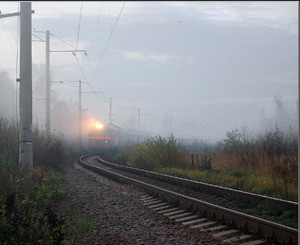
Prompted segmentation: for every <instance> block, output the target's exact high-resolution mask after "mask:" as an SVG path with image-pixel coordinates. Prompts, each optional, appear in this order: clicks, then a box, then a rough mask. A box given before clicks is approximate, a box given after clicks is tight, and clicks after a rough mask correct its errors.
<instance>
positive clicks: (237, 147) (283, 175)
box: [113, 126, 298, 201]
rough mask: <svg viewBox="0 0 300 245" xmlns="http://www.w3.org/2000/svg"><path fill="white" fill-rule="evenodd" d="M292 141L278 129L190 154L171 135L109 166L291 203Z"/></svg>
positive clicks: (232, 135) (238, 132) (234, 136)
mask: <svg viewBox="0 0 300 245" xmlns="http://www.w3.org/2000/svg"><path fill="white" fill-rule="evenodd" d="M297 148H298V141H297V138H295V136H294V135H293V134H284V133H283V132H282V131H281V130H280V129H279V128H278V127H276V126H275V127H274V128H270V129H268V130H266V131H265V132H264V133H262V134H260V135H253V134H251V133H249V131H247V129H246V128H242V129H234V130H233V131H231V132H228V133H227V135H226V138H225V139H224V140H223V141H222V142H220V143H219V144H218V145H217V146H216V147H206V149H205V150H201V149H199V151H197V147H196V145H195V144H193V151H190V150H189V147H188V146H183V144H182V141H180V140H178V139H175V138H174V136H173V135H171V136H170V137H168V138H162V137H160V136H159V137H156V138H151V139H148V140H146V141H145V142H144V143H143V144H140V145H133V146H127V147H124V148H123V151H121V152H119V153H118V155H116V156H114V158H113V160H114V161H117V162H121V163H122V164H127V165H131V166H135V167H139V168H144V169H147V170H155V171H159V172H163V173H169V174H173V175H177V176H182V177H187V178H190V179H194V180H197V181H203V182H208V183H212V184H218V185H222V186H227V187H231V188H235V189H241V190H245V191H250V192H254V193H258V194H263V195H269V196H273V197H277V198H283V199H288V200H293V201H297V199H298V196H297V195H298V192H297V189H298V187H297V186H298V164H297V163H298V154H297V153H298V152H297Z"/></svg>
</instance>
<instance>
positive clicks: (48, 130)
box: [46, 30, 50, 137]
mask: <svg viewBox="0 0 300 245" xmlns="http://www.w3.org/2000/svg"><path fill="white" fill-rule="evenodd" d="M46 135H47V136H48V137H49V136H50V35H49V30H46Z"/></svg>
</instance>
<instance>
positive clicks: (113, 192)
mask: <svg viewBox="0 0 300 245" xmlns="http://www.w3.org/2000/svg"><path fill="white" fill-rule="evenodd" d="M63 175H64V178H65V181H66V182H65V190H66V192H67V193H68V194H67V198H66V200H65V201H64V202H62V203H61V204H60V207H59V210H60V213H62V214H63V215H64V216H68V217H72V215H73V216H74V210H75V211H76V214H75V216H76V215H77V217H80V218H81V219H82V220H85V221H88V223H86V226H89V227H84V224H81V226H82V231H84V232H83V233H82V234H81V235H80V236H78V237H77V238H76V239H73V241H72V242H78V243H79V244H221V242H220V240H219V239H217V238H213V237H212V236H211V235H210V234H208V233H204V232H199V231H195V230H191V229H188V228H187V227H185V226H183V225H181V224H178V223H174V222H173V221H171V220H169V219H167V218H166V217H164V216H162V215H160V214H158V213H157V212H154V211H151V210H149V209H147V208H146V207H145V206H144V205H142V203H141V201H140V199H141V196H142V195H144V193H143V192H142V191H141V190H140V189H137V188H136V187H133V186H128V185H124V184H120V183H117V182H114V181H112V180H109V179H107V178H105V177H103V176H100V175H96V174H94V173H92V172H90V171H88V170H86V169H84V168H82V167H80V166H79V165H78V164H77V163H75V164H74V165H73V167H69V168H67V169H66V170H65V171H64V174H63ZM75 216H74V217H75ZM74 222H76V221H75V220H74ZM83 223H84V222H83ZM84 228H87V229H85V230H84ZM79 230H80V229H79ZM70 240H71V238H70Z"/></svg>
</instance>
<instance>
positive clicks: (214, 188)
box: [97, 157, 298, 211]
mask: <svg viewBox="0 0 300 245" xmlns="http://www.w3.org/2000/svg"><path fill="white" fill-rule="evenodd" d="M97 161H98V162H100V163H102V164H106V165H108V166H110V167H113V168H116V169H120V170H124V171H128V172H131V173H136V174H139V175H140V174H142V175H144V176H149V177H150V178H155V179H158V180H164V181H166V182H169V183H174V184H177V185H183V186H186V187H190V188H194V189H198V190H204V191H205V192H208V193H216V194H220V195H224V194H225V193H226V194H228V195H230V196H231V197H238V198H242V199H248V200H249V199H256V200H257V201H260V202H266V203H268V204H270V203H272V205H275V206H277V205H281V206H283V205H284V206H285V207H287V208H288V209H294V210H296V211H298V203H297V202H293V201H288V200H283V199H279V198H274V197H269V196H265V195H260V194H254V193H251V192H246V191H241V190H236V189H232V188H228V187H222V186H218V185H213V184H208V183H203V182H198V181H194V180H188V179H184V178H179V177H175V176H170V175H166V174H160V173H156V172H153V171H148V170H143V169H138V168H134V167H128V166H123V165H119V164H116V163H111V162H108V161H106V160H104V159H101V158H100V157H97Z"/></svg>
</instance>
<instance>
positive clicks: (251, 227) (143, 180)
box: [78, 156, 298, 244]
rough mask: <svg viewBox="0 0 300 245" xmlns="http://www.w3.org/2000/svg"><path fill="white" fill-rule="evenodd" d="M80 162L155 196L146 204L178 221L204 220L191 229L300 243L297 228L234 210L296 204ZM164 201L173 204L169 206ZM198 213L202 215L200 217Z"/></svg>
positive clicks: (83, 159)
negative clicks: (246, 206) (241, 205)
mask: <svg viewBox="0 0 300 245" xmlns="http://www.w3.org/2000/svg"><path fill="white" fill-rule="evenodd" d="M96 159H97V161H95V160H96ZM78 162H79V164H80V165H82V166H83V167H85V168H87V169H89V170H91V171H93V172H96V173H99V174H102V175H105V176H107V177H109V178H112V179H114V180H117V181H119V182H122V183H127V184H134V185H138V186H140V187H142V188H143V189H144V190H146V191H147V192H148V193H149V194H151V196H152V197H156V199H153V200H151V196H145V197H144V199H143V201H144V202H145V205H147V206H149V207H151V208H152V209H154V210H157V211H160V212H163V211H164V210H163V207H164V206H165V207H166V208H165V210H169V212H170V214H169V216H170V217H171V218H173V219H176V220H177V221H178V220H179V221H185V222H184V223H185V224H189V222H190V224H193V220H197V219H198V221H199V220H201V222H200V221H199V222H200V223H202V225H201V224H200V225H193V226H191V227H192V228H206V227H208V228H209V227H210V226H211V225H215V226H214V227H215V228H214V227H212V228H211V227H210V228H209V230H210V231H213V232H217V233H216V234H217V235H220V236H222V235H224V240H226V241H228V238H226V237H227V236H229V235H230V234H232V235H235V241H237V240H239V239H240V240H241V241H242V239H241V238H243V237H247V238H249V237H250V239H251V238H252V239H253V240H254V241H252V244H261V243H262V240H261V239H263V241H264V242H265V243H269V244H277V243H278V244H297V242H298V231H297V229H295V228H291V227H288V226H285V225H282V224H278V223H275V222H272V221H268V220H265V219H262V218H260V217H257V216H252V215H249V214H246V213H242V212H240V211H237V210H235V206H236V204H235V203H236V202H242V201H243V202H246V203H247V202H248V203H249V202H251V201H253V202H265V203H268V204H269V205H276V206H282V207H286V208H290V209H294V208H296V207H297V206H298V205H297V203H294V202H289V201H284V200H281V199H276V198H268V197H266V196H261V195H255V194H251V193H247V192H241V191H236V190H232V189H229V188H223V187H216V186H213V185H209V184H204V183H199V182H196V181H190V180H185V179H181V178H177V177H173V176H168V175H162V174H158V173H154V172H150V171H145V170H140V169H136V168H131V167H126V166H120V165H117V164H113V163H110V162H107V161H105V160H103V159H100V158H95V157H94V159H91V158H89V157H87V156H84V157H80V158H79V160H78ZM216 196H217V197H216ZM226 196H227V197H228V196H230V198H231V201H228V198H227V200H225V199H224V198H225V197H226ZM161 200H163V201H166V202H168V203H169V204H170V203H171V204H170V205H168V203H164V202H163V201H161ZM236 200H239V201H236ZM172 204H176V205H177V206H179V207H181V208H183V209H185V210H188V212H184V211H180V210H176V207H173V209H172V208H171V209H170V207H169V206H171V205H172ZM189 214H191V215H189ZM195 214H199V215H200V218H199V217H198V216H197V215H195ZM165 215H166V213H165ZM201 217H202V218H201ZM207 219H208V220H207ZM194 224H195V222H194ZM237 233H238V235H237ZM242 234H246V235H242ZM255 239H256V240H255Z"/></svg>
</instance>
